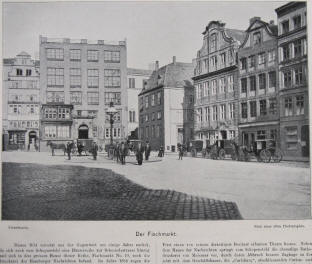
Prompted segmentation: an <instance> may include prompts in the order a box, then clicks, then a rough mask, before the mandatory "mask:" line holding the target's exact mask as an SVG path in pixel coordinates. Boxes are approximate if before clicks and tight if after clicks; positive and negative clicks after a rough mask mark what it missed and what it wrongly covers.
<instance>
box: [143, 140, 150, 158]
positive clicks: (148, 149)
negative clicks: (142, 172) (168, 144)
mask: <svg viewBox="0 0 312 264" xmlns="http://www.w3.org/2000/svg"><path fill="white" fill-rule="evenodd" d="M144 150H145V160H148V159H149V156H150V154H151V146H150V144H149V142H148V141H146V145H145V148H144Z"/></svg>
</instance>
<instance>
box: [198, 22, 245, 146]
mask: <svg viewBox="0 0 312 264" xmlns="http://www.w3.org/2000/svg"><path fill="white" fill-rule="evenodd" d="M203 35H204V38H203V46H202V48H201V49H200V50H199V51H198V52H197V58H196V68H195V71H194V77H193V80H194V86H195V103H194V109H195V122H194V130H195V131H194V132H195V138H196V139H202V140H203V141H204V145H205V143H206V140H207V141H208V143H210V144H212V143H213V142H214V141H215V140H216V139H236V138H237V135H238V128H237V118H238V114H237V111H238V105H237V98H238V88H237V83H238V82H237V74H238V70H237V50H238V48H239V46H240V45H241V43H242V42H243V41H244V39H245V36H246V33H245V32H244V31H241V30H236V29H228V28H225V23H221V22H220V21H211V22H210V23H209V24H208V26H207V27H206V29H205V31H204V32H203Z"/></svg>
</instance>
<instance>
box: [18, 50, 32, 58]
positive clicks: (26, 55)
mask: <svg viewBox="0 0 312 264" xmlns="http://www.w3.org/2000/svg"><path fill="white" fill-rule="evenodd" d="M17 56H22V57H30V55H29V54H28V53H27V52H25V51H22V52H21V53H19V54H17Z"/></svg>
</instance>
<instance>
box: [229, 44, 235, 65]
mask: <svg viewBox="0 0 312 264" xmlns="http://www.w3.org/2000/svg"><path fill="white" fill-rule="evenodd" d="M228 57H229V64H230V65H232V64H233V62H234V50H233V49H232V48H231V49H230V50H229V52H228Z"/></svg>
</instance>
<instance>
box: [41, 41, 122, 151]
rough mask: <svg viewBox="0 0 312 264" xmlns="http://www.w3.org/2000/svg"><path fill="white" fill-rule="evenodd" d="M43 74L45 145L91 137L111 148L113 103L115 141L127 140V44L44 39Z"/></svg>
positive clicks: (42, 54) (42, 110) (43, 129)
mask: <svg viewBox="0 0 312 264" xmlns="http://www.w3.org/2000/svg"><path fill="white" fill-rule="evenodd" d="M40 74H41V75H40V77H41V78H40V87H41V102H42V109H41V135H42V140H43V141H44V142H46V141H47V140H53V141H68V140H74V139H88V138H91V139H94V140H96V141H97V142H98V144H100V145H102V144H106V143H109V141H110V123H109V118H108V115H107V114H106V110H107V109H108V107H109V104H110V102H113V103H114V106H115V108H116V109H117V111H118V113H117V114H116V115H115V122H114V128H113V138H114V140H121V139H124V138H125V137H126V136H127V123H128V112H127V49H126V42H125V41H117V42H111V41H104V40H98V41H90V40H86V39H79V40H75V39H68V38H65V39H52V38H47V37H42V36H40ZM42 145H46V144H42Z"/></svg>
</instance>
